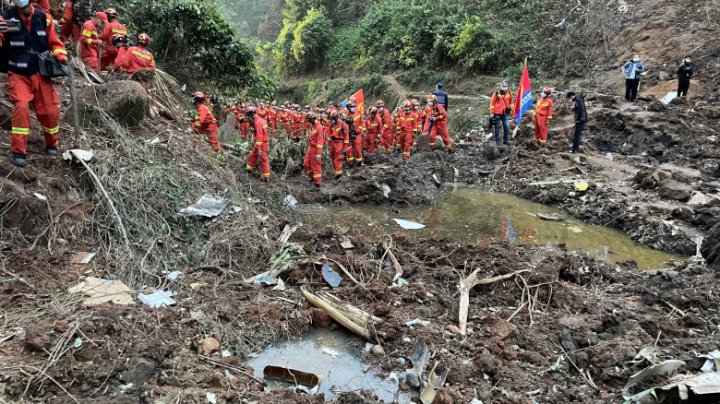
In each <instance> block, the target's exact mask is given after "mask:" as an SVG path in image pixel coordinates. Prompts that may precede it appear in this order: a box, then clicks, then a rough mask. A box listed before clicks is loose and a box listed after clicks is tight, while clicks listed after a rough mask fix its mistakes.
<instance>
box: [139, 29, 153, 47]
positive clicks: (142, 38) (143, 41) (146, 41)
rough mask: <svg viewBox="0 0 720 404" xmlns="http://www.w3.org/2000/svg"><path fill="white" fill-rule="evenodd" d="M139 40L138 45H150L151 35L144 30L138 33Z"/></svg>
mask: <svg viewBox="0 0 720 404" xmlns="http://www.w3.org/2000/svg"><path fill="white" fill-rule="evenodd" d="M137 42H138V45H142V46H148V45H150V35H148V34H146V33H144V32H143V33H142V34H140V35H138V40H137Z"/></svg>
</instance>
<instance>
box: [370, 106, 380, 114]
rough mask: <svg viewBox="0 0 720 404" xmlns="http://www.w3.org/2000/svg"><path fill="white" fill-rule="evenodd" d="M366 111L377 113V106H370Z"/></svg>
mask: <svg viewBox="0 0 720 404" xmlns="http://www.w3.org/2000/svg"><path fill="white" fill-rule="evenodd" d="M368 111H369V112H370V115H375V114H377V112H378V109H377V107H370V109H369V110H368Z"/></svg>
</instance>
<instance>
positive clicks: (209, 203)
mask: <svg viewBox="0 0 720 404" xmlns="http://www.w3.org/2000/svg"><path fill="white" fill-rule="evenodd" d="M229 204H230V201H228V200H227V199H223V198H215V197H213V196H212V195H210V194H204V195H203V196H202V197H200V199H198V201H197V202H195V204H194V205H190V206H188V207H187V208H184V209H182V210H181V211H180V213H182V214H184V215H188V216H202V217H207V218H211V217H216V216H218V215H219V214H220V213H222V211H223V210H225V208H226V207H227V206H228V205H229Z"/></svg>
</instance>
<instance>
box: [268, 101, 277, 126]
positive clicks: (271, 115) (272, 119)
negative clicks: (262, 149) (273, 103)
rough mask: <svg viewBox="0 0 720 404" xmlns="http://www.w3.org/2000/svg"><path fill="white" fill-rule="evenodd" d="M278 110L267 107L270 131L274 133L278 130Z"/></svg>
mask: <svg viewBox="0 0 720 404" xmlns="http://www.w3.org/2000/svg"><path fill="white" fill-rule="evenodd" d="M277 116H278V113H277V110H276V109H275V108H274V107H267V120H268V124H270V129H272V130H273V131H274V130H276V129H277Z"/></svg>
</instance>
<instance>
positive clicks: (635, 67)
mask: <svg viewBox="0 0 720 404" xmlns="http://www.w3.org/2000/svg"><path fill="white" fill-rule="evenodd" d="M622 72H623V74H624V75H625V100H627V101H630V102H635V98H637V93H638V88H640V76H642V74H643V73H645V65H643V64H642V62H641V61H640V55H635V56H633V58H632V59H631V60H628V61H627V62H626V63H625V64H624V65H623V67H622Z"/></svg>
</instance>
